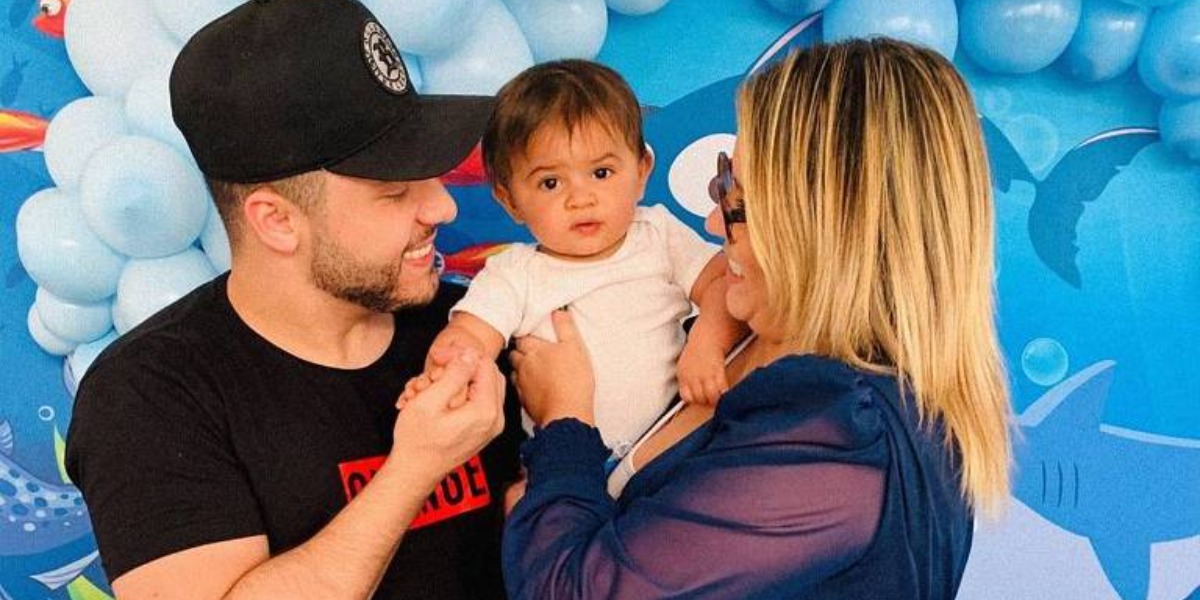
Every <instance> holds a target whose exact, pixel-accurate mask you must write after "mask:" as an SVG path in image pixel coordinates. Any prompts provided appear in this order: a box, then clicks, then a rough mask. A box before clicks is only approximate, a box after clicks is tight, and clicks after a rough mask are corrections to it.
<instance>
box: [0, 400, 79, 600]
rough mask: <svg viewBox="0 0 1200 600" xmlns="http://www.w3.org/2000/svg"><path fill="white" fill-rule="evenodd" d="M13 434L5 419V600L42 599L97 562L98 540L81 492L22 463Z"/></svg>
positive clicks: (0, 551) (0, 492) (1, 591)
mask: <svg viewBox="0 0 1200 600" xmlns="http://www.w3.org/2000/svg"><path fill="white" fill-rule="evenodd" d="M12 438H13V435H12V426H11V425H10V424H9V423H8V421H7V420H5V419H0V599H6V600H7V599H10V598H42V597H45V596H46V595H47V591H48V590H56V589H59V588H60V587H62V586H64V585H66V584H68V583H70V582H71V581H72V580H74V579H75V578H76V577H77V576H78V575H79V573H81V572H82V571H83V570H84V569H86V568H87V567H88V566H89V565H91V564H92V563H93V562H95V560H96V558H97V553H96V541H95V538H94V537H93V536H92V524H91V520H90V518H89V515H88V510H87V507H86V506H85V505H84V503H83V496H82V495H81V494H80V493H79V490H78V489H76V488H75V487H73V486H69V485H59V484H54V483H50V482H47V481H44V480H42V479H40V478H39V477H37V476H36V475H33V474H32V473H30V472H29V471H28V470H26V469H25V468H24V467H22V466H21V465H19V464H17V462H16V461H15V460H14V459H13V457H12V448H13V443H12Z"/></svg>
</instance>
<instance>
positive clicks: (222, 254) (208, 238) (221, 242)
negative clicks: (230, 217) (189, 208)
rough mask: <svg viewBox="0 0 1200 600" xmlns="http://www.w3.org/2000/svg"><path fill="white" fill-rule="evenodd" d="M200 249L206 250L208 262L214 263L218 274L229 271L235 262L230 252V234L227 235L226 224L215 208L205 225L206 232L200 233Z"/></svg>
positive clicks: (209, 212)
mask: <svg viewBox="0 0 1200 600" xmlns="http://www.w3.org/2000/svg"><path fill="white" fill-rule="evenodd" d="M200 247H201V248H203V249H204V254H205V255H206V256H208V262H211V263H212V265H213V268H214V269H216V270H217V272H218V273H224V272H225V271H228V270H229V266H230V264H231V263H232V261H233V258H232V254H231V252H230V250H229V234H228V233H226V231H225V223H223V222H222V221H221V214H220V213H219V212H217V208H216V207H215V206H214V207H213V208H212V210H209V211H208V222H207V223H205V225H204V231H201V232H200Z"/></svg>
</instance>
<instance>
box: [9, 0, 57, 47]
mask: <svg viewBox="0 0 1200 600" xmlns="http://www.w3.org/2000/svg"><path fill="white" fill-rule="evenodd" d="M16 1H17V2H19V1H20V0H16ZM70 4H71V0H38V16H36V17H34V18H33V26H34V27H36V28H37V30H38V31H40V32H42V33H44V34H46V35H48V36H50V37H52V38H58V39H62V37H63V27H64V25H65V24H66V22H67V6H69V5H70Z"/></svg>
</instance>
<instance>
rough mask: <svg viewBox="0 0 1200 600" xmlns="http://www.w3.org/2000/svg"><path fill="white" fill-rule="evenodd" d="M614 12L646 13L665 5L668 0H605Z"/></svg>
mask: <svg viewBox="0 0 1200 600" xmlns="http://www.w3.org/2000/svg"><path fill="white" fill-rule="evenodd" d="M606 2H607V3H608V7H609V8H611V9H613V11H614V12H619V13H621V14H623V15H629V16H631V17H636V16H641V15H648V14H650V13H652V12H654V11H656V10H658V9H660V8H662V7H663V5H665V4H666V3H667V2H668V0H606Z"/></svg>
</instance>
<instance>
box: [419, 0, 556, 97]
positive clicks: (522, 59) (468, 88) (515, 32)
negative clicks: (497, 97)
mask: <svg viewBox="0 0 1200 600" xmlns="http://www.w3.org/2000/svg"><path fill="white" fill-rule="evenodd" d="M477 6H478V12H479V16H478V17H477V26H476V27H475V31H474V32H473V33H471V34H469V35H467V36H465V37H464V38H463V40H462V43H461V44H460V45H459V46H458V47H457V48H455V49H453V50H451V51H450V52H447V53H445V54H438V55H433V56H424V57H422V58H421V75H422V76H423V77H424V78H425V87H426V90H425V93H428V94H495V93H496V91H497V90H499V89H500V86H502V85H504V84H505V83H507V82H508V80H509V79H512V78H513V77H515V76H516V75H517V74H518V73H520V72H521V71H524V70H525V69H527V68H529V67H531V66H533V53H532V52H530V50H529V44H527V43H526V42H525V36H524V34H522V33H521V27H520V26H519V25H517V21H516V19H514V18H513V16H512V13H510V12H508V9H507V8H505V7H504V4H502V3H501V2H500V0H479V1H478V5H477Z"/></svg>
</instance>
